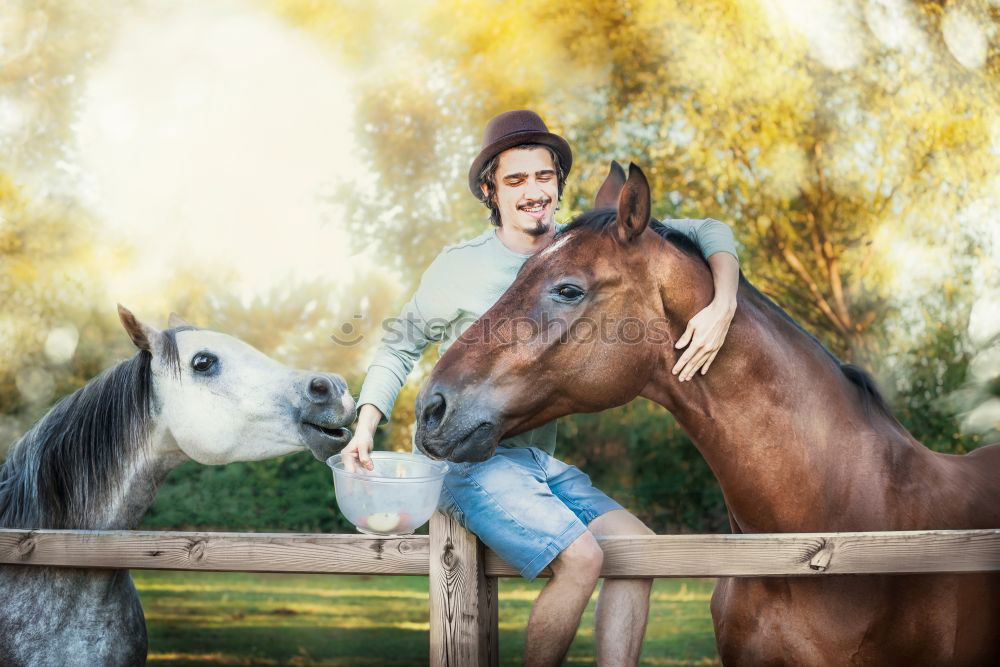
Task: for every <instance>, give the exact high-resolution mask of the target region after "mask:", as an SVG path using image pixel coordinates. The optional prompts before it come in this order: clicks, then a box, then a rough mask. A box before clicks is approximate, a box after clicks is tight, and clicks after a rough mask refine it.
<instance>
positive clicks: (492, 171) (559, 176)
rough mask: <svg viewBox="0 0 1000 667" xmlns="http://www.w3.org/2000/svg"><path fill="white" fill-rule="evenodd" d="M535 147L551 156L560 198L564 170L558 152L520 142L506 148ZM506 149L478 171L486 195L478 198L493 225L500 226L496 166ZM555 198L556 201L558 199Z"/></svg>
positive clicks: (564, 176)
mask: <svg viewBox="0 0 1000 667" xmlns="http://www.w3.org/2000/svg"><path fill="white" fill-rule="evenodd" d="M536 148H544V149H545V150H547V151H548V152H549V155H551V156H552V164H554V165H555V167H556V181H557V184H558V186H559V194H558V195H557V197H558V199H562V193H563V187H564V186H565V184H566V172H565V171H564V170H563V167H562V163H561V162H560V161H559V154H558V153H556V151H555V149H553V148H551V147H549V146H546V145H545V144H521V145H520V146H514V147H513V148H508V149H507V150H519V151H521V150H524V151H528V150H534V149H536ZM504 152H506V151H501V152H500V153H497V154H496V155H494V156H493V157H492V158H490V160H489V162H487V163H486V164H485V165H483V168H482V170H481V171H480V172H479V185H480V186H482V185H483V184H485V185H486V197H485V198H482V197H481V198H480V201H481V202H483V206H485V207H486V208H488V209H489V210H490V223H492V224H493V225H494V226H496V227H499V226H500V209H499V208H498V207H497V204H496V194H497V184H496V177H497V166H498V165H499V164H500V155H501V154H502V153H504ZM558 199H557V201H558Z"/></svg>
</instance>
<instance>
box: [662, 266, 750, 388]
mask: <svg viewBox="0 0 1000 667" xmlns="http://www.w3.org/2000/svg"><path fill="white" fill-rule="evenodd" d="M708 265H709V266H710V267H712V281H713V282H714V284H715V298H714V299H712V303H710V304H708V305H707V306H705V308H703V309H702V310H701V311H699V312H698V313H697V314H696V315H695V316H694V317H692V318H691V320H690V321H689V322H688V325H687V329H685V331H684V334H683V335H682V336H681V337H680V338H679V339H678V340H677V344H676V345H675V347H677V348H678V349H680V348H682V347H684V346H685V345H687V350H685V351H684V354H682V355H681V357H680V359H678V360H677V363H676V364H674V368H673V374H674V375H677V376H678V379H679V380H680V381H681V382H685V381H687V380H690V379H691V378H693V377H694V375H695V373H697V372H698V369H701V374H702V375H704V374H705V373H707V372H708V368H709V366H711V365H712V362H713V361H714V360H715V355H717V354H718V353H719V350H720V349H721V348H722V343H723V342H725V340H726V334H727V333H729V325H730V323H732V321H733V315H735V314H736V290H737V288H738V287H739V284H740V263H739V262H738V261H737V259H736V258H735V257H733V256H732V255H730V254H729V253H728V252H717V253H715V254H714V255H712V256H711V257H709V258H708Z"/></svg>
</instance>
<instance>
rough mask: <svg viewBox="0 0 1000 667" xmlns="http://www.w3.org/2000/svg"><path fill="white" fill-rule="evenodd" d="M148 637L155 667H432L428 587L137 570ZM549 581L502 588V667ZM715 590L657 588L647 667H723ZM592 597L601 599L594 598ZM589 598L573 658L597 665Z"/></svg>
mask: <svg viewBox="0 0 1000 667" xmlns="http://www.w3.org/2000/svg"><path fill="white" fill-rule="evenodd" d="M132 576H133V578H134V580H135V583H136V586H137V588H138V589H139V594H140V596H141V597H142V606H143V608H144V609H145V612H146V624H147V626H148V628H149V664H150V665H161V666H164V667H182V666H184V665H302V666H319V665H324V666H331V667H332V666H341V665H343V666H347V665H350V666H355V665H360V666H363V665H372V666H374V665H386V666H399V667H402V666H404V665H405V666H409V665H425V664H427V651H428V639H427V633H428V606H427V605H428V602H427V597H428V596H427V578H426V577H369V576H323V575H265V574H243V573H194V572H152V571H133V572H132ZM542 584H543V582H531V583H529V582H526V581H523V580H519V579H502V580H501V584H500V663H501V664H502V665H518V664H520V663H521V653H522V651H523V648H524V627H525V625H526V623H527V621H528V613H529V612H530V610H531V604H532V602H533V601H534V599H535V595H537V593H538V590H539V589H540V588H541V586H542ZM712 585H713V582H712V581H711V580H697V579H680V580H678V579H663V580H658V581H657V582H656V583H655V585H654V587H653V598H652V605H651V608H650V621H649V627H648V629H647V632H646V642H645V645H644V647H643V659H642V664H644V665H670V666H673V665H717V664H719V662H718V657H717V655H716V652H715V640H714V638H713V635H712V621H711V618H710V616H709V611H708V600H709V597H710V596H711V593H712ZM595 599H596V596H595ZM593 612H594V600H591V603H590V606H589V607H588V609H587V612H586V615H585V617H584V620H583V623H582V624H581V626H580V631H579V632H578V633H577V637H576V640H575V641H574V643H573V646H572V648H571V650H570V654H569V656H568V658H567V664H569V665H592V664H595V662H594V636H593Z"/></svg>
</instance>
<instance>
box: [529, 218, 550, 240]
mask: <svg viewBox="0 0 1000 667" xmlns="http://www.w3.org/2000/svg"><path fill="white" fill-rule="evenodd" d="M548 231H549V223H548V221H547V220H539V221H537V222H536V223H535V226H534V227H532V228H530V229H525V230H524V233H525V234H529V235H531V236H544V235H545V234H546V232H548Z"/></svg>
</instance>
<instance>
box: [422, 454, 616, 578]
mask: <svg viewBox="0 0 1000 667" xmlns="http://www.w3.org/2000/svg"><path fill="white" fill-rule="evenodd" d="M448 466H449V472H448V474H447V475H446V476H445V478H444V484H443V486H442V489H441V500H440V505H439V509H440V510H441V511H442V512H445V513H446V514H450V515H451V516H452V517H454V518H455V519H457V520H458V521H459V522H460V523H461V524H462V525H463V526H465V527H466V528H467V529H468V530H471V531H472V532H473V533H475V534H476V535H477V536H478V537H479V539H480V540H482V541H483V543H484V544H486V546H488V547H489V548H491V549H493V550H494V551H495V552H497V553H498V554H499V555H500V557H501V558H503V559H504V560H505V561H507V562H508V563H510V564H511V565H513V566H514V567H515V568H517V569H518V571H520V573H521V576H522V577H525V578H526V579H534V578H535V577H537V576H538V573H539V572H541V571H542V570H543V569H545V566H546V565H548V564H549V563H551V562H552V560H553V559H554V558H555V557H556V556H558V555H559V554H560V553H561V552H562V550H563V549H565V548H566V547H568V546H569V545H570V544H572V543H573V541H574V540H575V539H576V538H578V537H580V535H582V534H583V532H584V531H585V530H587V525H588V524H589V523H590V522H591V521H593V520H594V519H595V518H597V517H598V516H600V515H601V514H604V513H605V512H610V511H611V510H618V509H622V506H621V505H619V504H618V503H616V502H615V501H614V500H612V499H611V498H609V497H608V496H606V495H605V494H604V493H603V492H602V491H600V490H599V489H596V488H594V485H593V484H591V483H590V477H588V476H587V475H585V474H584V473H582V472H581V471H580V469H579V468H577V467H576V466H571V465H569V464H566V463H563V462H562V461H560V460H558V459H556V458H553V457H552V456H549V455H548V454H546V453H545V452H543V451H542V450H540V449H537V448H535V447H511V448H503V447H501V448H499V449H497V452H496V454H495V455H494V456H492V457H490V458H489V459H487V460H485V461H482V462H479V463H449V464H448Z"/></svg>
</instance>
